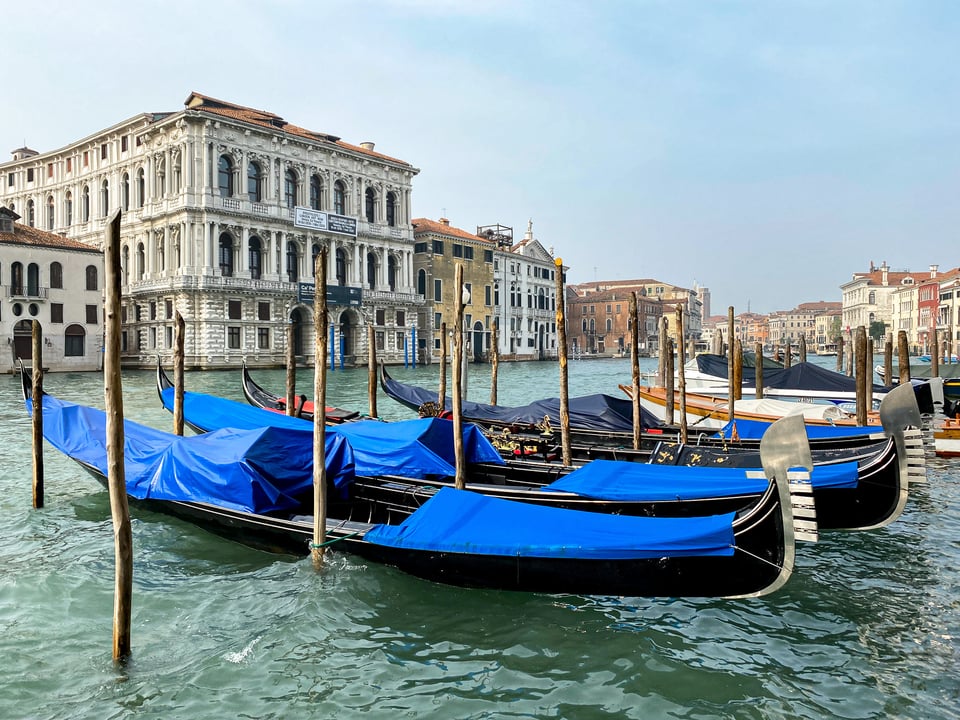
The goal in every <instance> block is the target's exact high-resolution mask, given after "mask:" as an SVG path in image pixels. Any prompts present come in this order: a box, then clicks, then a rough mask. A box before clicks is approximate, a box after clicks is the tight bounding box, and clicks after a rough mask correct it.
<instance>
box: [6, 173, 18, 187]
mask: <svg viewBox="0 0 960 720" xmlns="http://www.w3.org/2000/svg"><path fill="white" fill-rule="evenodd" d="M16 177H17V176H16V174H15V173H7V187H13V185H14V183H15V182H16Z"/></svg>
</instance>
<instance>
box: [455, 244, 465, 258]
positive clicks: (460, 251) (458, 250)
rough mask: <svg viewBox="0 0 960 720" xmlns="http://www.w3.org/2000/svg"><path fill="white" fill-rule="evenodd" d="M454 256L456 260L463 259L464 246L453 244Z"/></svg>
mask: <svg viewBox="0 0 960 720" xmlns="http://www.w3.org/2000/svg"><path fill="white" fill-rule="evenodd" d="M453 256H454V257H455V258H462V257H463V245H457V243H454V244H453Z"/></svg>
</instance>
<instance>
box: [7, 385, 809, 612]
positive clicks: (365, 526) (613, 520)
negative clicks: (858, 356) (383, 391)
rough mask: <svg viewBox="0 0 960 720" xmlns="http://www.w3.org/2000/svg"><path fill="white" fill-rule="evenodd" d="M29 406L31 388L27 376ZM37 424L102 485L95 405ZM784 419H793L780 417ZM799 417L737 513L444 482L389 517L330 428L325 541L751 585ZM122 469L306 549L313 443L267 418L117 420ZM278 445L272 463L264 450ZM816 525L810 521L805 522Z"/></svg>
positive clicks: (585, 578) (450, 571) (142, 488)
mask: <svg viewBox="0 0 960 720" xmlns="http://www.w3.org/2000/svg"><path fill="white" fill-rule="evenodd" d="M24 392H25V395H26V405H27V410H28V412H32V402H33V398H31V397H30V396H29V392H28V385H27V383H26V382H24ZM42 403H43V413H44V416H45V422H44V424H43V427H44V437H45V438H46V439H47V440H48V441H49V442H50V443H51V444H52V445H54V446H55V447H56V448H57V449H59V450H60V451H61V452H63V453H64V454H65V455H66V456H67V457H70V458H71V459H73V460H75V461H76V462H77V463H78V464H79V465H80V466H81V467H83V468H84V469H85V470H87V471H88V472H90V473H91V474H92V475H94V476H95V477H96V478H97V479H98V480H100V481H101V482H102V483H104V484H106V473H107V457H106V429H105V428H106V418H105V414H104V413H103V412H102V411H100V410H96V409H94V408H90V407H86V406H83V405H78V404H75V403H68V402H66V401H63V400H59V399H57V398H54V397H53V396H50V395H47V394H44V395H43V396H42ZM791 423H794V424H792V425H791ZM795 423H796V421H793V420H792V419H789V418H788V419H786V420H784V421H783V422H782V423H778V424H776V425H774V426H772V428H771V430H770V431H768V433H767V434H766V435H765V437H764V440H763V443H762V454H763V462H764V473H765V476H766V477H767V478H768V483H767V489H766V490H765V491H764V493H763V494H762V496H761V498H760V500H759V502H757V503H756V505H754V506H753V507H751V508H749V509H748V510H745V511H743V512H739V513H725V514H722V515H710V516H704V517H695V518H650V517H625V516H619V515H607V514H601V513H585V512H578V511H575V510H564V509H558V508H551V507H543V506H538V505H532V504H527V503H516V502H510V501H507V500H501V499H498V498H491V497H485V496H482V495H479V494H477V493H472V492H468V491H458V490H454V489H450V488H443V489H441V490H439V491H438V492H437V493H435V494H434V495H433V496H432V497H431V498H429V500H427V502H425V503H424V504H423V505H422V506H421V507H419V508H417V509H416V510H414V511H413V512H412V513H410V514H409V515H407V516H404V517H398V516H397V515H396V514H395V513H394V512H392V510H391V509H390V508H384V507H382V506H379V505H378V504H377V503H374V502H370V501H366V500H359V499H356V498H351V497H350V496H349V495H348V494H347V495H344V493H343V492H342V487H341V486H339V485H337V484H336V483H337V481H338V479H343V478H345V477H348V476H349V474H350V472H349V454H348V453H347V452H346V449H347V448H348V447H349V446H345V445H343V444H340V440H338V438H337V433H336V432H331V433H330V434H329V437H328V440H327V443H328V445H327V447H328V449H330V450H332V451H333V452H331V453H329V454H328V455H327V463H328V479H331V480H330V482H331V483H332V487H331V488H330V493H331V495H332V497H333V498H334V500H333V502H332V503H331V506H330V510H329V513H328V519H327V523H326V531H327V538H328V542H329V543H332V544H333V547H334V548H335V549H337V550H344V551H347V552H352V553H355V554H357V555H359V556H361V557H364V558H367V559H369V560H372V561H376V562H382V563H385V564H388V565H392V566H395V567H397V568H399V569H400V570H402V571H405V572H408V573H410V574H412V575H415V576H418V577H422V578H424V579H427V580H432V581H436V582H441V583H448V584H454V585H462V586H469V587H484V588H494V589H501V590H520V591H534V592H548V593H575V594H600V595H627V596H650V597H656V596H668V597H679V596H701V597H720V596H722V597H752V596H758V595H764V594H767V593H770V592H773V591H774V590H776V589H778V588H780V587H782V586H783V584H784V583H786V582H787V579H788V578H789V577H790V574H791V572H792V568H793V565H794V556H795V546H794V542H795V529H794V517H793V509H792V504H791V502H790V501H789V500H788V497H789V496H790V490H789V488H788V472H789V471H790V468H797V467H802V468H806V469H807V470H809V469H810V467H811V464H810V461H809V449H808V447H807V445H806V443H805V441H804V438H803V434H802V432H800V431H799V430H800V429H799V426H798V425H796V424H795ZM124 433H125V440H124V448H125V477H124V482H125V485H126V489H127V493H128V496H129V497H130V499H131V504H132V505H133V506H134V507H137V506H140V505H143V506H145V507H148V508H150V509H152V510H156V511H160V512H163V513H167V514H170V515H172V516H176V517H179V518H182V519H185V520H188V521H190V522H193V523H196V524H197V525H199V526H201V527H202V528H204V529H206V530H208V531H211V532H214V533H217V534H219V535H222V536H224V537H227V538H230V539H233V540H236V541H239V542H243V543H246V544H250V545H253V546H256V547H260V548H265V549H270V550H274V551H282V552H288V553H297V554H300V553H306V551H307V548H308V542H309V541H310V539H311V538H312V534H313V518H312V517H310V516H309V515H308V514H307V513H308V512H309V511H310V510H311V509H312V494H311V493H310V488H311V487H312V469H311V471H310V472H306V470H307V469H308V465H309V463H310V462H312V454H313V453H312V447H311V449H310V450H311V451H310V453H309V458H308V457H307V454H306V453H305V452H304V451H303V448H302V447H298V446H296V445H293V446H291V445H289V443H288V434H287V433H283V432H281V431H279V430H277V429H276V428H259V429H257V430H251V431H240V430H235V429H226V430H219V431H215V432H211V433H208V434H204V435H198V436H190V437H180V436H176V435H173V434H170V433H165V432H162V431H159V430H154V429H152V428H147V427H145V426H142V425H139V424H137V423H134V422H132V421H125V423H124ZM278 456H282V457H284V458H285V459H284V462H283V463H276V462H270V461H269V459H270V458H276V457H278ZM813 530H814V531H815V523H814V524H813Z"/></svg>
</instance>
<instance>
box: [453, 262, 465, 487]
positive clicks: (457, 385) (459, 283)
mask: <svg viewBox="0 0 960 720" xmlns="http://www.w3.org/2000/svg"><path fill="white" fill-rule="evenodd" d="M453 297H454V298H455V300H456V310H455V311H454V316H453V377H452V381H453V457H454V461H455V464H456V472H455V474H454V478H453V480H454V482H453V484H454V486H455V487H456V488H457V489H458V490H463V489H464V488H466V486H467V472H466V467H465V463H464V458H463V397H462V395H461V388H462V385H461V383H462V381H463V377H462V372H463V369H462V368H463V360H464V358H463V302H462V299H461V298H462V297H463V264H462V263H457V266H456V270H455V273H454V281H453Z"/></svg>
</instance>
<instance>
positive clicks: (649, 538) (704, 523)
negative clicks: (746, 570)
mask: <svg viewBox="0 0 960 720" xmlns="http://www.w3.org/2000/svg"><path fill="white" fill-rule="evenodd" d="M733 518H734V514H733V513H727V514H724V515H711V516H707V517H697V518H649V517H631V516H624V515H604V514H602V513H588V512H578V511H572V510H561V509H558V508H552V507H544V506H541V505H529V504H526V503H518V502H512V501H509V500H501V499H499V498H492V497H488V496H484V495H478V494H476V493H471V492H468V491H463V490H454V489H453V488H442V489H441V490H440V491H439V492H437V494H436V495H434V496H433V497H432V498H430V500H428V501H427V502H426V503H424V505H423V506H422V507H420V508H419V509H418V510H417V511H416V512H415V513H414V514H413V515H411V516H409V517H408V518H407V519H406V520H404V521H403V523H401V524H400V525H378V526H376V527H375V528H374V529H372V530H370V531H369V532H367V533H366V534H365V535H364V540H366V541H367V542H370V543H374V544H377V545H385V546H389V547H396V548H404V549H412V550H432V551H436V552H449V553H469V554H471V555H507V556H511V557H544V558H568V559H569V558H584V559H592V560H604V559H627V558H661V557H684V556H704V555H712V556H724V555H727V556H728V555H733V552H734V534H733Z"/></svg>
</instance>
